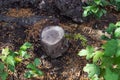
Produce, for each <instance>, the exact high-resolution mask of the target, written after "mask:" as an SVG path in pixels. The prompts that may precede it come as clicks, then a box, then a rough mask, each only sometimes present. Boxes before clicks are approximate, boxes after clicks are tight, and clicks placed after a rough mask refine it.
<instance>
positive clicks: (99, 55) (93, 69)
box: [78, 22, 120, 80]
mask: <svg viewBox="0 0 120 80" xmlns="http://www.w3.org/2000/svg"><path fill="white" fill-rule="evenodd" d="M119 30H120V22H117V23H116V24H113V23H111V24H110V25H109V27H108V28H107V29H106V32H107V33H108V34H110V35H111V37H110V38H109V37H107V36H105V35H104V36H102V38H103V39H105V40H106V41H107V42H106V43H105V44H103V45H102V46H101V47H100V49H95V48H94V47H92V46H88V47H86V49H82V50H81V51H80V52H79V53H78V55H79V56H86V59H87V60H92V62H91V63H88V64H86V66H85V67H84V68H83V70H84V71H85V72H87V73H88V77H89V78H90V80H101V79H104V80H120V31H119Z"/></svg>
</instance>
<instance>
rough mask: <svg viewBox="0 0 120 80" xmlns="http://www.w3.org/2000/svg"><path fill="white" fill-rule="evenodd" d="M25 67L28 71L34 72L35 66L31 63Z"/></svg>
mask: <svg viewBox="0 0 120 80" xmlns="http://www.w3.org/2000/svg"><path fill="white" fill-rule="evenodd" d="M26 67H27V68H28V69H32V70H36V67H35V65H34V64H32V63H29V64H28V65H27V66H26Z"/></svg>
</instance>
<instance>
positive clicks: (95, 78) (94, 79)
mask: <svg viewBox="0 0 120 80" xmlns="http://www.w3.org/2000/svg"><path fill="white" fill-rule="evenodd" d="M91 80H100V79H99V78H98V75H94V76H93V77H92V78H91Z"/></svg>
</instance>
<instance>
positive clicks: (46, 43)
mask: <svg viewBox="0 0 120 80" xmlns="http://www.w3.org/2000/svg"><path fill="white" fill-rule="evenodd" d="M64 33H65V32H64V30H63V29H62V28H61V27H59V26H49V27H46V28H44V29H43V30H42V32H41V35H40V38H41V44H42V49H43V51H44V52H45V53H46V54H47V55H48V56H50V57H51V58H57V57H59V56H62V54H63V53H65V51H66V50H67V49H68V41H67V39H65V37H64Z"/></svg>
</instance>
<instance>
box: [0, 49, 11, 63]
mask: <svg viewBox="0 0 120 80" xmlns="http://www.w3.org/2000/svg"><path fill="white" fill-rule="evenodd" d="M8 54H9V48H8V47H6V48H5V49H2V55H1V56H0V58H1V59H2V61H5V59H6V58H7V56H8Z"/></svg>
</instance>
